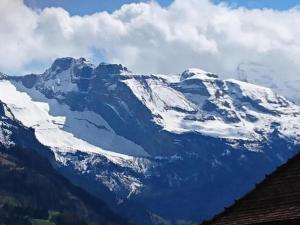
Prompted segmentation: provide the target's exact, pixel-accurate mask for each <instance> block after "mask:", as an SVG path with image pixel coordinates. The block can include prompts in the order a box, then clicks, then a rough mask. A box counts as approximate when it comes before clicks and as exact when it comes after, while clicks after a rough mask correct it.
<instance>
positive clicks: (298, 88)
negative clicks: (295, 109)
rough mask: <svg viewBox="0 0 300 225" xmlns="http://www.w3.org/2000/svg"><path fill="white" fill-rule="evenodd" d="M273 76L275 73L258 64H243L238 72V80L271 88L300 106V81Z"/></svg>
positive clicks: (238, 68)
mask: <svg viewBox="0 0 300 225" xmlns="http://www.w3.org/2000/svg"><path fill="white" fill-rule="evenodd" d="M273 74H274V71H272V70H271V69H269V68H268V67H266V66H264V65H261V64H258V63H241V64H240V65H239V66H238V67H237V70H236V76H237V79H239V80H242V81H245V82H249V83H253V84H257V85H262V86H265V87H269V88H271V89H272V90H274V91H275V92H277V93H279V94H281V95H283V96H285V97H287V98H288V99H289V100H291V101H293V102H295V103H296V104H297V105H300V79H296V80H295V79H293V80H291V79H286V80H284V79H280V80H279V79H276V76H274V75H273ZM281 75H282V74H281Z"/></svg>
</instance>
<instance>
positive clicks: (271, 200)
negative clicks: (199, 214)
mask: <svg viewBox="0 0 300 225" xmlns="http://www.w3.org/2000/svg"><path fill="white" fill-rule="evenodd" d="M246 224H247V225H254V224H255V225H296V224H297V225H300V154H297V155H296V156H295V157H294V158H292V159H290V160H289V161H288V162H287V163H286V164H284V165H283V166H281V167H279V168H278V169H277V170H276V171H275V172H274V173H272V174H271V175H269V176H267V177H266V179H265V180H264V181H263V182H262V183H260V184H258V185H257V186H256V188H255V189H254V190H252V191H251V192H250V193H248V194H247V195H246V196H244V197H243V198H241V199H240V200H238V201H236V202H235V204H234V205H233V206H231V207H230V208H227V209H225V210H224V212H223V213H221V214H219V215H217V216H216V217H214V218H213V219H212V220H211V221H208V222H204V223H203V225H246Z"/></svg>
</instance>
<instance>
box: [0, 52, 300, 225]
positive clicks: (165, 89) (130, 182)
mask: <svg viewBox="0 0 300 225" xmlns="http://www.w3.org/2000/svg"><path fill="white" fill-rule="evenodd" d="M7 93H10V95H11V96H13V97H9V96H8V95H7ZM0 100H1V101H3V102H5V103H6V104H7V105H8V107H9V108H10V110H11V111H12V113H13V114H14V116H15V117H16V119H17V120H19V121H21V122H22V123H23V124H25V125H26V126H28V127H32V128H33V129H34V132H35V135H36V136H37V138H38V139H39V141H40V142H41V143H43V144H44V145H46V146H49V148H50V149H51V151H52V152H53V153H54V155H55V162H54V163H55V164H56V165H57V169H58V171H59V172H60V173H62V174H63V175H65V176H66V177H67V178H69V179H70V180H71V181H72V182H74V183H77V184H79V185H80V186H82V187H83V188H85V189H86V190H89V191H91V192H93V193H94V194H96V195H99V191H100V189H102V188H103V187H106V188H107V189H108V190H109V192H111V195H110V194H108V195H107V198H106V199H105V200H106V201H107V202H108V203H112V202H113V203H114V204H112V205H114V207H116V206H115V205H117V208H119V209H117V210H121V211H122V206H126V204H131V206H133V205H140V206H142V207H140V208H145V210H146V211H148V212H150V214H151V213H153V214H155V215H158V216H161V217H163V218H167V219H170V220H179V219H186V220H193V221H197V222H199V221H200V220H202V219H205V218H208V217H210V216H211V215H213V214H215V213H216V212H219V211H221V209H222V207H223V206H224V205H230V203H231V201H232V200H233V199H235V198H238V197H239V196H241V195H243V194H244V193H245V192H247V191H248V190H249V189H250V188H251V186H252V185H253V184H254V183H257V182H258V181H259V180H260V179H262V177H263V176H264V175H265V174H266V173H268V172H271V171H272V170H274V169H275V168H276V166H278V165H280V164H282V163H283V162H285V160H286V159H287V158H289V157H290V156H291V155H293V154H294V153H295V149H296V148H297V147H298V146H299V140H300V136H299V133H298V131H299V123H298V122H297V121H299V120H300V107H299V106H297V105H295V104H294V103H292V102H290V101H288V100H287V99H285V98H284V97H282V96H280V95H277V94H275V93H273V92H272V91H271V90H270V89H268V88H264V87H260V86H257V85H251V84H248V83H245V82H241V81H237V80H232V79H227V80H222V79H220V78H219V77H218V76H217V75H216V74H214V73H211V72H205V71H203V70H200V69H189V70H186V71H184V72H183V73H182V74H181V75H162V74H158V75H155V74H147V75H145V74H134V73H133V72H130V71H129V70H128V69H127V68H126V67H124V66H122V65H119V64H99V65H98V66H94V65H92V64H91V63H90V62H88V61H86V60H84V59H82V58H81V59H73V58H62V59H57V60H56V61H55V62H54V63H53V64H52V66H51V67H50V68H49V69H48V70H46V71H45V73H43V74H39V75H34V74H30V75H27V76H24V77H4V78H2V79H1V81H0ZM33 109H34V110H33ZM29 114H31V115H35V116H34V118H35V119H34V120H32V119H31V118H29V117H28V116H27V115H29ZM82 180H84V182H81V181H82ZM225 183H226V184H227V185H224V184H225ZM219 187H221V188H219ZM97 188H98V189H99V190H97ZM232 190H234V191H232ZM100 192H101V191H100ZM216 196H218V197H216ZM207 201H210V202H211V203H210V205H209V206H207V205H206V202H207ZM158 202H159V205H158ZM182 204H184V205H186V208H185V209H182V207H180V206H181V205H182ZM199 212H200V213H199ZM121 213H123V215H124V214H125V215H126V212H124V210H123V211H122V212H121ZM137 214H138V213H136V212H134V209H132V211H131V212H130V216H131V217H133V218H135V219H136V220H137V221H138V222H140V223H141V222H142V221H145V219H143V218H140V217H139V218H138V215H137ZM126 216H128V215H126ZM147 221H148V223H149V224H154V222H153V221H149V218H147Z"/></svg>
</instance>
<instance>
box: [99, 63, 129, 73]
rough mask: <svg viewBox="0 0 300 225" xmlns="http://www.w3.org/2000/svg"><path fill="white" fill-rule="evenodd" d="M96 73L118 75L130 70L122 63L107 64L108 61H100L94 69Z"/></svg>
mask: <svg viewBox="0 0 300 225" xmlns="http://www.w3.org/2000/svg"><path fill="white" fill-rule="evenodd" d="M95 73H96V74H101V75H109V74H110V75H120V74H129V73H131V71H129V70H128V69H127V67H125V66H123V65H122V64H108V63H103V62H102V63H100V64H99V65H98V66H97V67H96V69H95Z"/></svg>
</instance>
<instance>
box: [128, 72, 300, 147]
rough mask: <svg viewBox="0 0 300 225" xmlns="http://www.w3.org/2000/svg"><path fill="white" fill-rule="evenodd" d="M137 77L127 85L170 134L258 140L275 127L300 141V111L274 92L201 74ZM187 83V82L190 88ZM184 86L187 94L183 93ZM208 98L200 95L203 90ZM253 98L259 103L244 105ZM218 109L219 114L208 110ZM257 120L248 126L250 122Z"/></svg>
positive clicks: (188, 73) (206, 73)
mask: <svg viewBox="0 0 300 225" xmlns="http://www.w3.org/2000/svg"><path fill="white" fill-rule="evenodd" d="M165 77H166V76H163V75H159V76H154V75H151V76H149V75H145V76H143V75H136V76H131V77H129V78H128V79H126V80H124V81H123V82H124V83H125V84H126V85H127V86H128V87H129V88H130V89H131V90H132V92H133V93H134V94H135V95H136V97H137V98H138V99H139V100H140V101H141V102H142V103H143V104H144V105H145V106H146V107H147V108H148V109H149V110H151V112H152V114H153V121H155V122H156V123H157V124H158V125H160V126H161V127H162V129H165V130H167V131H169V132H174V133H179V134H180V133H185V132H199V133H202V134H204V135H208V136H213V137H220V138H226V139H238V140H241V139H244V140H258V139H262V138H264V137H265V136H266V135H268V134H271V132H272V131H273V130H274V129H275V127H273V126H272V123H276V124H277V126H276V129H278V130H279V131H280V132H281V134H282V135H284V136H287V137H288V138H293V139H295V140H297V141H298V142H299V141H300V133H299V130H300V107H299V106H297V105H295V104H293V103H292V102H289V101H288V100H286V99H285V98H283V97H281V96H278V95H277V94H275V93H274V92H272V90H271V89H269V88H265V87H261V86H257V85H253V84H249V83H246V82H242V81H237V80H233V79H229V80H220V79H219V78H218V77H217V76H216V75H214V74H212V73H208V72H205V71H203V70H200V69H189V70H186V71H185V72H184V73H183V74H182V78H181V79H180V80H179V79H176V78H178V76H172V78H171V79H167V78H166V79H158V78H165ZM186 81H189V82H188V83H187V82H186ZM176 87H180V88H181V89H183V91H179V90H178V88H176ZM201 90H202V92H205V93H207V94H203V93H202V94H201V93H198V92H199V91H201ZM246 97H247V98H249V99H250V100H251V101H253V102H254V103H252V104H257V108H255V107H254V106H253V105H251V103H247V102H245V98H246ZM208 102H210V103H211V104H214V107H215V110H212V111H210V110H207V109H205V108H204V105H205V103H208ZM249 116H251V117H252V118H256V120H255V121H249V119H247V117H249Z"/></svg>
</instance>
